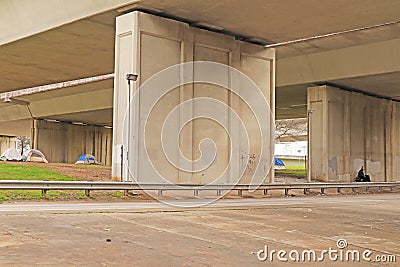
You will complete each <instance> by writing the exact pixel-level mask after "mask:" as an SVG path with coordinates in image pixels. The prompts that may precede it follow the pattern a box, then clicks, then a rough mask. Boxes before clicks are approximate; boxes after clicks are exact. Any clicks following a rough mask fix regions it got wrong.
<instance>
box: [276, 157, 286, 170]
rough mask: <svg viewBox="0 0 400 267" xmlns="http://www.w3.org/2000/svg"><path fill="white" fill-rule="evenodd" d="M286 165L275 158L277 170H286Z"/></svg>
mask: <svg viewBox="0 0 400 267" xmlns="http://www.w3.org/2000/svg"><path fill="white" fill-rule="evenodd" d="M284 169H285V164H284V163H283V161H282V160H280V159H278V158H275V170H284Z"/></svg>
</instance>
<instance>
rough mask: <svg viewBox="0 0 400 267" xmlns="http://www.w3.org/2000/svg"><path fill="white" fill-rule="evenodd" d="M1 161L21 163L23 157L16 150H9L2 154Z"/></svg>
mask: <svg viewBox="0 0 400 267" xmlns="http://www.w3.org/2000/svg"><path fill="white" fill-rule="evenodd" d="M0 159H1V160H4V161H21V160H22V156H21V153H20V152H19V151H18V150H16V149H15V148H9V149H7V150H6V151H4V152H3V154H1V156H0Z"/></svg>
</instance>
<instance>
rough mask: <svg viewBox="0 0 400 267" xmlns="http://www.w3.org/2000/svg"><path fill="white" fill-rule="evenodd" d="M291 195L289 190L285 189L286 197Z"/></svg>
mask: <svg viewBox="0 0 400 267" xmlns="http://www.w3.org/2000/svg"><path fill="white" fill-rule="evenodd" d="M288 195H289V189H287V188H286V189H285V196H288Z"/></svg>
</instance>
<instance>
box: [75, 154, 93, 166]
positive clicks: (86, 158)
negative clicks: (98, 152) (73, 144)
mask: <svg viewBox="0 0 400 267" xmlns="http://www.w3.org/2000/svg"><path fill="white" fill-rule="evenodd" d="M75 164H99V163H98V162H97V160H96V158H95V157H94V156H93V155H90V154H83V155H81V156H80V157H79V158H78V159H77V160H76V162H75Z"/></svg>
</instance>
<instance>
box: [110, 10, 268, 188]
mask: <svg viewBox="0 0 400 267" xmlns="http://www.w3.org/2000/svg"><path fill="white" fill-rule="evenodd" d="M115 48H116V51H115V74H116V77H115V86H114V120H113V122H114V127H113V129H114V132H113V137H114V139H113V140H114V145H113V168H112V173H113V174H112V175H113V178H114V179H115V180H136V181H138V182H163V181H161V180H160V179H158V178H159V177H157V174H156V172H159V173H161V176H163V177H167V179H168V182H173V183H185V184H189V183H191V184H193V183H195V184H205V183H209V182H211V181H212V180H213V179H215V176H216V175H218V174H220V173H221V172H224V170H225V169H226V168H227V166H228V164H229V163H230V164H229V167H228V168H229V170H228V172H227V175H225V176H224V177H223V179H222V180H221V181H223V183H230V182H232V180H231V179H232V177H234V176H236V175H238V173H240V172H241V171H243V170H244V169H245V175H244V176H243V178H242V180H241V182H242V183H249V182H250V179H251V178H250V177H251V175H252V171H254V166H256V165H257V163H259V162H261V164H260V165H262V164H263V166H264V167H265V168H264V169H263V171H265V173H266V175H265V177H264V179H265V181H267V182H271V181H272V180H273V171H272V172H270V168H269V167H270V162H265V161H267V158H268V161H269V160H272V161H273V142H274V140H273V135H272V134H270V133H268V136H267V142H265V143H264V144H263V145H264V146H265V147H267V154H268V155H267V156H266V158H262V159H259V158H258V157H259V155H260V152H259V151H258V150H259V149H260V147H261V145H260V143H261V141H260V137H259V135H257V131H258V129H257V126H256V124H255V122H254V117H252V115H251V110H250V109H249V107H247V106H246V104H245V103H244V102H243V100H241V99H240V98H239V97H238V96H237V95H235V94H234V93H232V92H231V91H229V90H226V89H224V88H221V87H219V86H216V85H213V84H201V83H187V84H185V85H180V86H178V87H177V88H175V89H174V90H172V91H170V92H169V93H168V94H166V95H165V96H164V97H162V98H161V99H160V100H159V101H158V102H157V103H151V101H150V99H146V98H145V97H143V96H142V91H141V90H140V93H138V95H139V97H138V98H136V101H137V102H134V103H132V104H133V105H131V106H128V103H129V97H131V98H132V97H133V95H134V94H135V93H137V91H138V89H139V87H140V86H142V85H143V84H144V83H145V82H146V81H149V80H150V79H149V78H150V77H152V75H154V74H156V73H158V72H160V71H162V70H165V69H166V68H168V67H170V66H173V65H176V64H179V63H184V62H192V61H212V62H217V63H222V64H224V65H227V66H231V67H234V68H236V69H238V70H240V71H242V72H243V73H245V74H246V75H248V76H249V77H250V78H251V79H252V80H253V81H254V82H255V83H256V85H257V86H258V87H259V88H260V89H261V93H262V94H263V95H264V98H265V99H266V102H267V103H268V104H269V106H270V108H271V118H266V119H265V120H266V123H265V125H263V126H262V127H268V128H269V129H271V128H273V126H272V124H273V117H274V116H273V111H274V91H275V80H274V73H275V67H274V66H275V51H274V50H273V49H265V48H264V47H262V46H257V45H253V44H248V43H244V42H241V41H238V40H235V38H234V37H232V36H226V35H222V34H217V33H213V32H209V31H205V30H200V29H198V28H193V27H190V26H189V25H188V24H186V23H182V22H178V21H174V20H169V19H165V18H161V17H157V16H153V15H149V14H144V13H141V12H137V11H135V12H132V13H129V14H125V15H122V16H120V17H117V29H116V45H115ZM127 73H134V74H138V75H139V76H138V80H137V81H136V82H131V85H130V88H129V89H128V83H127V80H126V78H125V77H126V74H127ZM190 75H193V76H195V75H196V67H194V69H193V73H191V74H190ZM211 76H212V75H211ZM222 76H223V77H219V78H221V79H222V80H226V84H227V86H229V85H232V84H233V83H234V81H233V80H234V78H232V77H230V76H229V73H226V75H222ZM182 79H183V78H182ZM162 86H163V83H161V84H157V86H154V87H152V88H150V89H149V90H151V92H154V94H157V93H158V92H159V90H160V87H162ZM199 97H206V98H214V99H217V100H219V101H220V102H222V103H224V104H226V106H227V107H229V108H235V109H236V110H237V112H238V114H239V115H240V116H241V117H242V119H243V121H244V123H245V124H246V127H247V130H248V131H247V133H248V134H249V135H250V136H252V137H253V138H250V139H251V140H252V141H253V143H252V144H250V147H251V149H250V153H248V155H247V154H246V155H244V152H243V151H242V150H241V147H242V145H243V144H242V143H243V141H242V140H243V139H244V138H242V137H243V136H244V133H243V132H240V130H239V126H237V125H235V124H234V123H233V122H232V121H233V120H232V118H231V115H229V112H228V109H229V108H227V109H226V110H221V113H220V115H221V116H222V117H223V121H225V122H226V123H227V124H228V125H229V126H228V128H229V130H228V131H230V132H231V136H230V138H231V139H229V136H228V135H227V133H226V131H225V130H224V129H223V128H222V127H220V126H218V125H216V124H215V123H214V122H213V121H212V120H207V119H196V120H193V121H190V122H188V123H187V124H185V125H184V127H182V129H181V131H179V136H169V137H168V141H167V142H174V141H175V140H177V139H179V141H178V142H179V145H180V147H179V149H180V151H179V149H178V148H176V150H174V151H173V152H172V153H171V157H172V160H176V159H177V158H178V155H179V153H182V154H183V155H184V156H185V157H186V158H187V159H189V160H196V159H198V158H200V157H201V153H200V150H199V143H200V141H201V140H203V139H204V138H206V137H210V138H211V139H213V141H214V142H215V145H216V148H217V150H218V154H217V157H216V159H215V161H214V162H213V164H211V165H210V167H209V168H207V169H206V170H204V171H199V172H191V171H190V170H189V171H182V169H181V168H180V167H182V166H181V165H179V166H173V165H172V164H171V162H169V161H168V160H167V159H166V156H165V154H164V151H163V148H164V147H163V143H162V141H161V132H162V127H163V123H164V122H165V120H166V116H167V115H168V114H169V113H170V112H171V111H173V109H174V108H175V107H177V106H178V105H181V104H182V103H183V102H185V101H186V100H190V99H193V98H199ZM254 97H256V96H254ZM152 104H156V105H155V106H154V109H153V110H152V111H153V112H152V113H151V114H150V116H149V117H146V116H147V114H144V110H145V108H146V107H147V106H149V105H152ZM190 105H191V106H190V108H189V109H183V108H180V107H179V109H178V112H177V113H174V115H173V116H172V121H174V125H173V126H171V127H172V128H174V130H179V129H178V127H179V125H180V124H182V123H183V122H184V121H183V120H184V118H185V117H187V115H189V116H191V117H194V116H196V115H197V114H199V113H200V112H201V110H202V108H204V107H201V106H199V105H197V104H196V103H194V104H190ZM266 106H267V105H266ZM209 109H211V110H212V109H213V106H210V107H209ZM266 117H268V116H266ZM145 125H146V134H145V135H144V134H142V132H143V129H144V127H145ZM124 126H125V127H127V128H128V130H127V131H126V132H124ZM127 133H128V134H127ZM124 134H125V137H126V135H128V136H129V137H128V138H127V139H126V140H124V138H125V137H124ZM144 140H145V142H144ZM232 143H233V145H234V147H237V148H234V149H233V151H232V153H230V151H229V149H230V147H231V145H232ZM144 144H145V145H144ZM264 155H265V154H264ZM203 156H204V155H203ZM147 157H149V158H150V160H151V164H148V163H147V161H146V160H145V159H147ZM249 157H251V158H250V159H249ZM178 161H179V160H178ZM248 163H250V164H248ZM178 164H181V162H179V163H178ZM192 167H193V166H192Z"/></svg>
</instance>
